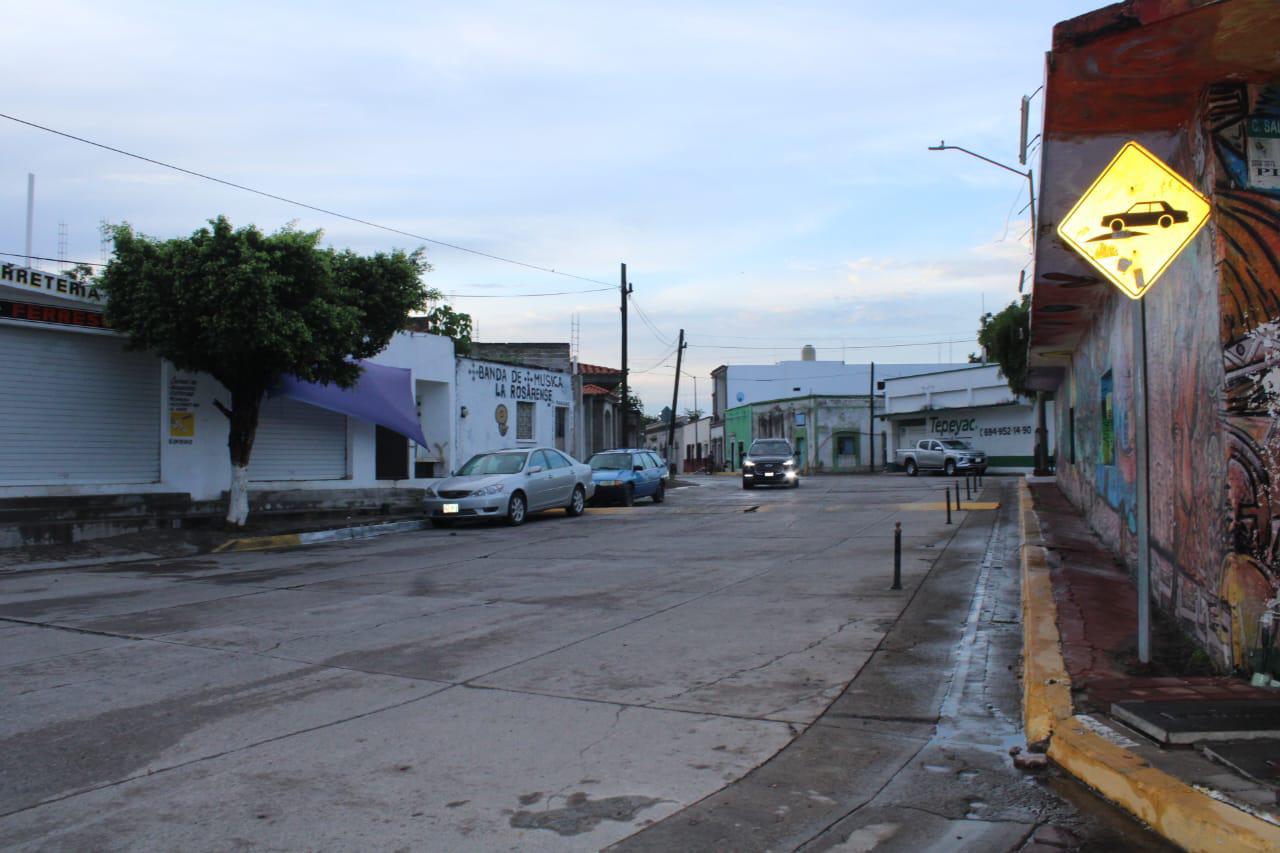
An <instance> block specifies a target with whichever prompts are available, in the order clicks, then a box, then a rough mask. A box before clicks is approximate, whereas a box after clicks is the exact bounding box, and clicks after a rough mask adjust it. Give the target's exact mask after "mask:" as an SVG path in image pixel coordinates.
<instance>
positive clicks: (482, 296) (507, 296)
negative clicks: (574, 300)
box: [0, 252, 613, 300]
mask: <svg viewBox="0 0 1280 853" xmlns="http://www.w3.org/2000/svg"><path fill="white" fill-rule="evenodd" d="M0 255H3V256H5V257H27V255H23V254H20V252H0ZM31 260H47V261H55V263H58V264H72V265H76V264H83V265H84V266H106V264H97V263H93V261H70V260H61V259H58V257H41V256H40V255H32V256H31ZM436 289H439V288H436ZM612 289H613V287H612V286H611V287H595V288H591V289H588V291H547V292H543V293H454V292H453V291H443V292H444V295H445V296H447V297H449V298H468V300H511V298H525V297H530V296H573V295H577V293H599V292H602V291H612Z"/></svg>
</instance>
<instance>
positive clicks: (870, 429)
mask: <svg viewBox="0 0 1280 853" xmlns="http://www.w3.org/2000/svg"><path fill="white" fill-rule="evenodd" d="M868 400H869V402H870V405H871V415H870V416H869V417H868V418H867V439H868V440H869V441H870V442H871V443H870V444H869V445H868V448H869V449H870V451H871V455H870V456H868V457H867V471H868V473H873V474H874V473H875V470H876V363H875V362H874V361H873V362H871V386H870V394H869V395H868Z"/></svg>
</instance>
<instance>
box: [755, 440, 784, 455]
mask: <svg viewBox="0 0 1280 853" xmlns="http://www.w3.org/2000/svg"><path fill="white" fill-rule="evenodd" d="M748 455H750V456H790V455H791V445H789V444H787V443H786V442H785V441H757V442H756V443H755V444H753V445H751V450H750V451H749V452H748Z"/></svg>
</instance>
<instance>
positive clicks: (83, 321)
mask: <svg viewBox="0 0 1280 853" xmlns="http://www.w3.org/2000/svg"><path fill="white" fill-rule="evenodd" d="M0 317H3V318H4V319H6V320H23V321H26V322H28V323H49V324H52V325H55V326H80V327H82V328H85V329H109V328H111V327H110V326H109V325H107V321H106V318H104V317H103V316H102V312H101V311H86V310H85V309H83V308H61V307H59V306H57V305H37V304H36V303H34V302H17V301H15V300H10V299H0Z"/></svg>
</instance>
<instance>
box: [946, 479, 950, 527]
mask: <svg viewBox="0 0 1280 853" xmlns="http://www.w3.org/2000/svg"><path fill="white" fill-rule="evenodd" d="M946 493H947V524H950V523H951V487H950V486H947V488H946Z"/></svg>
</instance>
